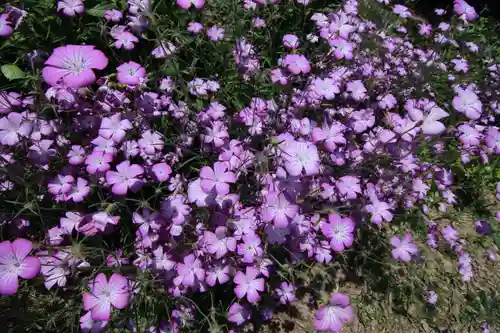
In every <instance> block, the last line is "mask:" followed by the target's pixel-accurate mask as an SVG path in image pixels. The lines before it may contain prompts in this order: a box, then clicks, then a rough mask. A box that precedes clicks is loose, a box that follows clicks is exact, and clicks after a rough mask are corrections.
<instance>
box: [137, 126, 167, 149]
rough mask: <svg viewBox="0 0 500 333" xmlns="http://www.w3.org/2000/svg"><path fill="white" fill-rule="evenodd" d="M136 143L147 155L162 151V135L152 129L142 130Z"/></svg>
mask: <svg viewBox="0 0 500 333" xmlns="http://www.w3.org/2000/svg"><path fill="white" fill-rule="evenodd" d="M137 143H138V145H139V148H141V150H142V151H143V152H144V153H145V154H147V155H153V154H155V153H156V152H160V151H162V149H163V146H164V143H163V137H162V135H161V134H160V133H158V132H153V131H145V132H143V133H142V136H141V138H140V139H139V140H138V141H137Z"/></svg>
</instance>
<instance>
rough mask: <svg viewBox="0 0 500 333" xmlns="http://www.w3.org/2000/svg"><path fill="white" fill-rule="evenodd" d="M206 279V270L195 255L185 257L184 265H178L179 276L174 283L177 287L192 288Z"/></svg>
mask: <svg viewBox="0 0 500 333" xmlns="http://www.w3.org/2000/svg"><path fill="white" fill-rule="evenodd" d="M204 279H205V270H204V269H203V266H202V264H201V261H200V260H199V259H197V258H196V257H195V256H194V255H193V254H190V255H188V256H186V257H184V263H179V264H178V265H177V276H176V277H175V278H174V283H175V284H176V285H178V286H179V285H181V284H182V285H184V286H186V287H192V286H194V285H195V284H196V283H197V282H200V281H203V280H204Z"/></svg>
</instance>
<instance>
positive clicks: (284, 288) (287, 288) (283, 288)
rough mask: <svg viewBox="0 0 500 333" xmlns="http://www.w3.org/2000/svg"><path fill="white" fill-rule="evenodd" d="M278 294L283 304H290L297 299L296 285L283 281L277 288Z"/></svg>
mask: <svg viewBox="0 0 500 333" xmlns="http://www.w3.org/2000/svg"><path fill="white" fill-rule="evenodd" d="M275 292H276V295H277V296H278V298H279V299H280V303H281V304H285V305H286V304H288V303H292V302H293V301H295V299H296V297H295V286H294V285H293V284H291V283H290V284H288V283H287V282H281V284H280V287H279V288H276V289H275Z"/></svg>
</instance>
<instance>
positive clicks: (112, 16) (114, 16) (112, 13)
mask: <svg viewBox="0 0 500 333" xmlns="http://www.w3.org/2000/svg"><path fill="white" fill-rule="evenodd" d="M122 17H123V14H122V12H120V11H119V10H116V9H108V10H107V11H105V12H104V18H105V19H106V20H107V21H111V22H115V23H117V22H120V20H121V19H122Z"/></svg>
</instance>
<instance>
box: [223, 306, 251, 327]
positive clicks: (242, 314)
mask: <svg viewBox="0 0 500 333" xmlns="http://www.w3.org/2000/svg"><path fill="white" fill-rule="evenodd" d="M251 316H252V309H251V308H250V306H248V304H243V305H240V304H239V303H233V304H231V307H229V312H228V316H227V319H228V320H229V321H230V322H232V323H235V324H236V325H241V324H243V323H244V322H246V321H247V320H249V319H250V317H251Z"/></svg>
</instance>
